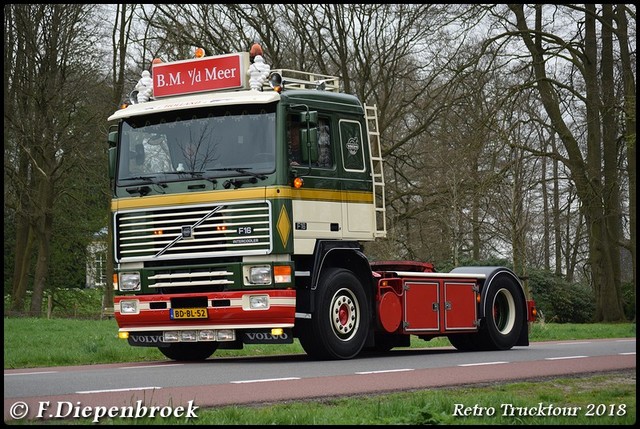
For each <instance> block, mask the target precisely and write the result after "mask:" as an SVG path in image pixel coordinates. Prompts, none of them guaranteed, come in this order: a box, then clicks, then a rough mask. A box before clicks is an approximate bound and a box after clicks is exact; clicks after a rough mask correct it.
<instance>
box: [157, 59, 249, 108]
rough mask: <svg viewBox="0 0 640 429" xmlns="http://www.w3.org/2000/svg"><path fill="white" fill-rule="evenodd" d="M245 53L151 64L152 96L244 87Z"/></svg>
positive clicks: (245, 80) (245, 75) (246, 82)
mask: <svg viewBox="0 0 640 429" xmlns="http://www.w3.org/2000/svg"><path fill="white" fill-rule="evenodd" d="M248 69H249V53H248V52H240V53H236V54H227V55H216V56H211V57H205V58H196V59H191V60H184V61H174V62H171V63H157V64H154V65H153V68H152V75H153V96H154V97H155V98H159V97H168V96H171V95H181V94H193V93H196V92H204V91H218V90H225V89H238V88H248V81H247V70H248Z"/></svg>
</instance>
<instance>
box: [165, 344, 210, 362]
mask: <svg viewBox="0 0 640 429" xmlns="http://www.w3.org/2000/svg"><path fill="white" fill-rule="evenodd" d="M217 348H218V343H217V342H214V341H211V342H202V343H171V344H169V345H168V346H166V347H158V350H160V352H161V353H162V354H163V355H165V356H166V357H168V358H169V359H173V360H179V361H202V360H205V359H207V358H208V357H209V356H211V355H212V354H213V353H214V352H215V351H216V349H217Z"/></svg>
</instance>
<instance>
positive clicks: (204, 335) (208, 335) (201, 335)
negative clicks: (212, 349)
mask: <svg viewBox="0 0 640 429" xmlns="http://www.w3.org/2000/svg"><path fill="white" fill-rule="evenodd" d="M215 340H216V332H215V331H212V330H211V329H206V330H204V331H199V332H198V341H215Z"/></svg>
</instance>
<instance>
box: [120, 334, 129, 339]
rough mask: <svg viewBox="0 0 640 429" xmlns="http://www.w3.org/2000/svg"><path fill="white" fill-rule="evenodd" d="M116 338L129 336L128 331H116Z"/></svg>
mask: <svg viewBox="0 0 640 429" xmlns="http://www.w3.org/2000/svg"><path fill="white" fill-rule="evenodd" d="M118 338H120V339H121V340H126V339H128V338H129V333H128V332H118Z"/></svg>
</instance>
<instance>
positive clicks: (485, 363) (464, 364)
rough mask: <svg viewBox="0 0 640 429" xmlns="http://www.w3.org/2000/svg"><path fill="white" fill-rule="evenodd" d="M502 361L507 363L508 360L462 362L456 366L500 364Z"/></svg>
mask: <svg viewBox="0 0 640 429" xmlns="http://www.w3.org/2000/svg"><path fill="white" fill-rule="evenodd" d="M502 363H509V362H504V361H497V362H480V363H463V364H460V365H458V366H481V365H500V364H502Z"/></svg>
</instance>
